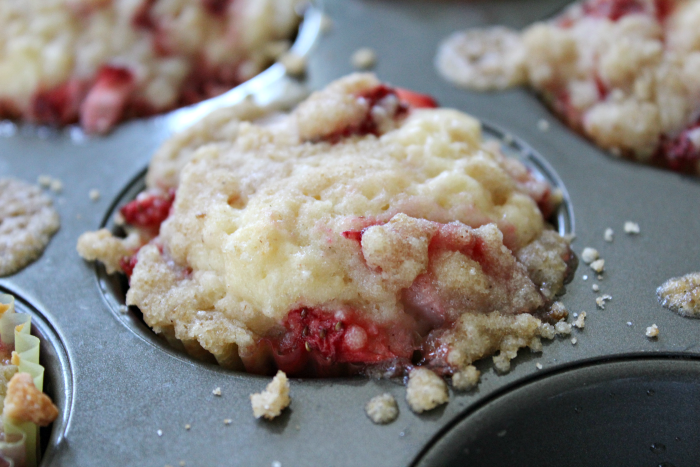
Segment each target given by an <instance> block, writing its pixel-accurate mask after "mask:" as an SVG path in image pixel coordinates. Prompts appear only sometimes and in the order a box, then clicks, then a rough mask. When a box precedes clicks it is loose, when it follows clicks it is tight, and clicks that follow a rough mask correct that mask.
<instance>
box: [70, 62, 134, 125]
mask: <svg viewBox="0 0 700 467" xmlns="http://www.w3.org/2000/svg"><path fill="white" fill-rule="evenodd" d="M134 85H135V82H134V75H133V74H132V73H131V71H129V70H128V69H126V68H118V67H112V66H103V67H102V68H101V69H100V71H99V73H98V74H97V80H96V81H95V84H94V85H93V86H92V88H90V92H88V94H87V96H86V97H85V100H84V101H83V103H82V104H81V106H80V124H81V125H82V127H83V128H85V130H86V131H87V132H89V133H105V132H106V131H107V130H109V129H110V128H112V127H113V126H114V125H115V124H116V123H117V122H118V121H119V120H121V118H122V115H123V112H124V109H125V107H126V104H127V102H128V100H129V95H130V94H131V92H132V91H133V89H134Z"/></svg>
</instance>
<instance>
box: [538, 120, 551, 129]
mask: <svg viewBox="0 0 700 467" xmlns="http://www.w3.org/2000/svg"><path fill="white" fill-rule="evenodd" d="M537 128H538V129H539V130H540V131H547V130H549V122H548V121H547V120H545V119H544V118H541V119H540V120H539V121H538V122H537Z"/></svg>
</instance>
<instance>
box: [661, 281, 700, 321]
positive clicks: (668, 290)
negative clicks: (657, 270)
mask: <svg viewBox="0 0 700 467" xmlns="http://www.w3.org/2000/svg"><path fill="white" fill-rule="evenodd" d="M656 296H657V298H658V299H659V303H661V305H663V306H664V307H666V308H668V309H669V310H672V311H675V312H676V313H678V314H679V315H681V316H687V317H690V318H700V272H693V273H690V274H686V275H685V276H681V277H674V278H673V279H669V280H667V281H666V282H664V283H663V285H661V286H660V287H659V288H658V289H656Z"/></svg>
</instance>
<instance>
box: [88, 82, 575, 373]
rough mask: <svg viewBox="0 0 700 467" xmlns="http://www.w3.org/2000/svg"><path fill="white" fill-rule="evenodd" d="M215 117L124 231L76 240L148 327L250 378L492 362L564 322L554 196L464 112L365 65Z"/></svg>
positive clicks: (181, 142)
mask: <svg viewBox="0 0 700 467" xmlns="http://www.w3.org/2000/svg"><path fill="white" fill-rule="evenodd" d="M227 112H229V114H222V113H219V114H217V115H214V116H212V117H210V118H209V119H208V120H207V121H205V122H203V123H202V124H200V125H198V126H196V127H194V128H192V129H191V130H189V131H188V132H186V133H184V134H182V135H179V136H177V137H176V138H175V139H174V140H173V141H171V142H169V143H167V144H166V146H164V147H163V148H162V149H161V151H160V152H159V154H158V156H157V157H156V158H155V159H154V161H153V164H152V166H151V171H150V173H149V176H148V178H147V184H148V189H147V190H146V191H145V192H144V193H143V194H142V195H139V196H138V197H137V198H136V199H135V200H134V201H132V202H131V203H129V204H127V205H126V206H124V207H123V208H122V209H121V211H120V215H119V217H120V218H121V220H122V221H123V222H124V223H125V224H126V226H127V230H128V231H129V232H130V234H129V235H128V236H127V237H126V239H120V238H116V237H114V236H112V234H111V233H110V232H109V231H107V230H100V231H97V232H88V233H86V234H83V236H82V237H81V238H80V239H79V243H78V251H79V253H80V254H81V255H82V256H83V257H84V258H86V259H89V260H94V259H97V260H99V261H102V262H103V263H104V264H105V266H106V267H107V269H108V270H109V271H122V272H124V273H126V274H127V276H129V277H130V289H129V291H128V293H127V297H126V300H127V303H128V304H129V305H135V306H137V307H138V308H139V309H140V310H141V311H142V312H143V317H144V320H145V322H146V323H147V324H148V325H149V326H151V327H152V328H153V330H154V331H155V332H156V333H159V334H163V335H164V336H166V338H168V339H169V340H172V339H176V340H179V341H181V342H182V343H183V344H184V346H185V348H186V349H187V350H188V351H189V352H190V353H192V354H194V355H200V356H212V355H213V357H214V358H215V359H216V360H217V361H218V362H219V363H220V364H221V365H224V366H227V367H230V368H238V369H243V368H245V369H246V370H247V371H250V372H255V373H268V374H273V373H274V371H275V370H277V369H279V370H282V371H284V372H285V373H287V374H290V375H314V376H325V375H337V374H348V373H357V372H364V373H370V374H373V375H397V374H403V373H404V372H405V371H406V370H410V369H411V368H412V367H413V366H415V365H424V366H427V367H429V368H431V369H433V370H434V371H435V372H437V373H439V374H453V373H455V372H460V371H463V370H465V369H467V368H470V365H471V363H472V362H473V361H475V360H477V359H479V358H482V357H484V356H488V355H492V354H494V353H497V352H499V351H500V352H499V354H498V356H497V359H496V360H497V367H498V368H499V369H502V370H507V369H508V362H509V360H510V359H511V358H513V357H514V356H515V354H516V353H517V349H518V348H520V347H525V346H529V347H531V348H532V349H534V350H540V349H541V343H540V340H539V338H540V336H545V337H550V338H551V337H552V335H553V334H552V332H553V327H552V326H551V324H547V323H552V322H556V321H558V320H559V319H562V318H564V317H565V315H566V313H565V312H562V309H563V307H561V306H558V307H552V306H551V305H552V303H553V302H554V300H555V299H556V297H557V295H558V294H560V293H561V292H562V291H563V284H564V281H565V278H566V277H567V275H568V273H569V272H570V262H571V260H572V257H573V255H572V253H571V251H570V249H569V245H568V242H567V240H566V239H564V238H562V237H561V236H560V235H558V234H557V233H556V232H555V231H554V230H552V229H551V227H550V226H548V224H547V223H546V219H547V218H548V217H549V216H550V215H551V214H552V213H553V211H554V210H555V209H556V207H557V205H558V203H559V202H560V199H561V195H560V194H559V193H558V192H557V191H553V190H552V189H551V188H550V186H549V185H547V184H546V183H544V182H542V181H540V180H538V179H536V178H535V177H534V176H533V175H532V174H531V173H530V172H529V171H528V170H527V169H526V168H525V167H524V166H523V165H522V164H521V163H520V162H518V161H516V160H513V159H508V158H506V157H504V156H503V155H502V154H501V153H500V152H499V150H498V149H496V148H494V147H493V146H489V145H486V144H484V142H483V141H482V136H481V127H480V124H479V122H478V121H476V120H475V119H473V118H472V117H470V116H468V115H465V114H463V113H461V112H458V111H456V110H451V109H441V108H437V107H436V104H435V102H434V101H433V100H432V99H431V98H429V97H427V96H423V95H419V94H416V93H413V92H410V91H406V90H402V89H397V88H392V87H390V86H388V85H386V84H383V83H381V82H380V81H378V80H377V79H376V78H375V77H374V76H373V75H371V74H355V75H350V76H348V77H345V78H343V79H341V80H339V81H336V82H334V83H332V84H330V85H329V86H328V87H327V88H326V89H324V90H322V91H320V92H317V93H314V94H312V95H311V96H310V97H309V98H308V99H307V100H306V101H304V102H302V103H301V104H300V105H299V106H298V107H297V108H296V109H295V110H294V111H292V112H291V113H289V114H278V115H268V116H265V117H262V118H259V116H258V115H257V114H256V112H255V111H254V110H253V109H243V110H241V109H237V110H236V111H227ZM245 118H254V119H255V120H253V121H246V120H245ZM205 143H206V144H205ZM195 148H197V149H195ZM183 165H184V168H182V169H181V170H179V169H178V168H179V167H182V166H183Z"/></svg>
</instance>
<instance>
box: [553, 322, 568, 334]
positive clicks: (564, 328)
mask: <svg viewBox="0 0 700 467" xmlns="http://www.w3.org/2000/svg"><path fill="white" fill-rule="evenodd" d="M554 330H555V331H556V332H557V334H558V335H567V334H571V325H570V324H569V323H567V322H566V321H559V322H558V323H557V324H555V325H554Z"/></svg>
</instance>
